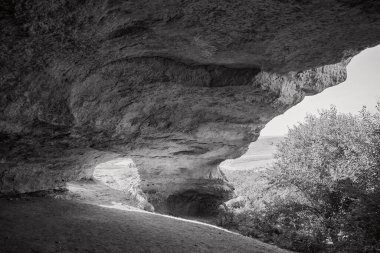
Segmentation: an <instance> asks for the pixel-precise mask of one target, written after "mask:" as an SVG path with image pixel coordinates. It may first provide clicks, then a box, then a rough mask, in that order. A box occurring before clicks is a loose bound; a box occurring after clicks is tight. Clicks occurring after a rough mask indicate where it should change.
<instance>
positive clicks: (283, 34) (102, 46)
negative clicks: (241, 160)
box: [0, 0, 380, 201]
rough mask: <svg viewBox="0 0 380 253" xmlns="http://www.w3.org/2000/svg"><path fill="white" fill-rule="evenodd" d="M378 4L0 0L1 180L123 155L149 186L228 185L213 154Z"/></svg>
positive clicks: (238, 149) (369, 37)
mask: <svg viewBox="0 0 380 253" xmlns="http://www.w3.org/2000/svg"><path fill="white" fill-rule="evenodd" d="M378 10H379V3H377V2H376V1H369V0H368V1H358V2H357V3H356V4H352V3H351V2H350V1H344V0H335V1H327V0H320V1H308V0H303V1H296V0H294V1H285V0H281V1H280V0H256V1H253V0H239V1H234V2H230V1H211V0H210V1H196V0H194V1H180V0H175V1H164V0H155V1H137V0H136V1H111V0H110V1H100V0H99V1H85V0H84V1H79V2H78V1H71V0H67V1H63V2H59V3H55V4H52V3H51V2H50V1H32V0H25V1H20V2H17V3H16V2H14V1H5V2H4V5H3V10H1V11H0V12H1V14H2V16H1V19H0V22H1V32H2V35H1V36H0V39H1V42H2V47H3V50H2V51H1V53H0V60H1V63H2V64H1V66H0V71H1V72H0V73H1V80H0V82H1V86H0V87H1V95H0V98H1V99H0V105H1V106H0V108H1V109H0V132H1V153H0V155H1V156H0V159H1V163H0V191H2V192H29V191H36V190H42V189H50V188H53V187H56V186H61V185H62V184H64V182H66V181H68V180H73V179H78V178H82V177H90V176H91V174H92V171H93V168H94V167H95V166H96V165H97V164H99V163H101V162H105V161H108V160H110V159H114V158H115V157H119V156H129V157H131V158H132V159H133V160H134V161H135V163H136V164H137V166H138V169H139V173H140V176H141V178H142V180H144V181H143V182H144V184H143V188H144V189H145V191H146V192H147V193H148V195H149V194H150V193H149V192H151V193H152V196H151V198H152V199H154V198H158V200H159V201H161V199H160V198H163V199H167V198H168V197H169V196H173V195H174V196H176V195H180V196H182V197H183V196H184V195H186V197H184V198H182V199H186V198H187V197H188V196H189V195H191V194H187V193H189V192H193V193H194V192H196V194H193V195H197V194H198V195H202V194H203V195H204V196H206V195H207V194H209V195H210V193H205V192H204V191H203V190H199V189H201V188H202V185H203V186H207V187H206V188H209V189H211V188H212V187H215V189H222V188H223V187H224V186H226V185H227V184H226V183H225V182H224V181H223V176H222V175H221V173H220V171H219V170H218V167H217V166H218V164H219V163H220V162H221V161H223V160H224V159H228V158H236V157H239V156H240V155H242V154H243V153H244V151H245V150H246V148H247V147H248V145H249V143H250V142H252V141H254V140H255V139H256V138H257V137H258V135H259V132H260V130H261V129H262V128H263V127H264V125H265V124H266V123H267V122H268V121H269V120H270V119H272V118H273V117H275V116H276V115H278V114H281V113H283V112H284V111H285V110H287V109H288V108H290V107H291V106H293V105H295V104H297V103H298V102H300V101H301V100H302V98H303V97H304V96H305V95H311V94H317V93H319V92H321V91H322V90H323V89H325V88H327V87H330V86H332V85H336V84H338V83H340V82H342V81H344V79H345V78H346V70H345V67H346V65H347V64H348V62H349V59H350V58H351V57H352V56H353V55H355V54H356V53H358V52H359V51H360V50H362V49H364V48H366V47H369V46H373V45H375V44H378V43H379V41H380V12H379V11H378ZM220 180H222V183H221V182H220ZM197 182H198V183H199V184H198V183H197ZM201 182H202V183H201ZM213 182H218V183H215V184H214V183H213ZM148 185H149V186H148ZM152 185H153V186H154V187H152ZM219 187H221V188H219ZM196 189H198V191H196ZM153 192H154V193H153ZM220 192H223V191H220ZM227 192H228V191H227ZM157 193H159V194H158V195H159V196H158V195H157ZM213 194H214V196H217V198H219V196H225V195H224V193H222V194H220V193H219V194H217V193H216V191H215V192H214V193H213ZM211 195H212V194H211ZM227 195H228V194H226V196H227ZM223 198H225V197H223ZM201 199H202V198H201Z"/></svg>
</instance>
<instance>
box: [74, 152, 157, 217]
mask: <svg viewBox="0 0 380 253" xmlns="http://www.w3.org/2000/svg"><path fill="white" fill-rule="evenodd" d="M140 187H141V179H140V175H139V172H138V169H137V167H136V165H135V163H134V162H133V160H132V159H130V158H116V159H112V160H109V161H107V162H102V163H99V164H98V165H96V166H95V167H94V170H93V173H92V177H91V179H90V180H79V181H72V182H69V183H68V184H67V190H68V192H69V196H71V197H72V198H74V199H78V200H79V201H81V202H86V203H90V204H95V205H100V206H114V207H115V208H116V207H120V208H121V209H126V208H127V209H128V208H138V209H142V210H146V211H154V208H153V206H152V205H151V204H150V203H149V202H148V201H147V197H146V195H145V194H144V193H143V191H142V190H141V188H140Z"/></svg>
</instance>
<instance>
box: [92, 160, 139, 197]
mask: <svg viewBox="0 0 380 253" xmlns="http://www.w3.org/2000/svg"><path fill="white" fill-rule="evenodd" d="M93 179H95V180H96V181H98V182H101V183H103V184H105V185H107V186H109V187H110V188H112V189H115V190H118V191H125V192H128V191H130V190H131V188H133V187H134V186H137V185H138V184H139V182H140V176H139V174H138V171H137V168H136V165H135V164H134V162H133V161H132V159H129V158H117V159H113V160H110V161H107V162H104V163H100V164H98V165H97V166H95V168H94V172H93Z"/></svg>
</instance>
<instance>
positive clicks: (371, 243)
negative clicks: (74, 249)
mask: <svg viewBox="0 0 380 253" xmlns="http://www.w3.org/2000/svg"><path fill="white" fill-rule="evenodd" d="M379 108H380V106H379V107H378V109H379ZM379 115H380V113H379V112H378V113H375V114H372V113H370V112H368V111H367V110H366V108H363V109H362V110H361V111H360V113H359V114H358V115H351V114H341V113H338V112H337V109H336V108H335V107H334V106H332V107H331V108H330V109H329V110H324V111H322V112H320V113H319V115H317V116H315V115H309V116H307V118H306V120H305V123H302V124H299V125H298V126H295V127H294V128H292V129H289V133H288V136H287V138H286V139H285V140H284V141H283V142H282V143H280V145H279V146H278V152H277V154H276V162H275V165H274V166H273V168H272V169H270V170H268V175H267V177H268V179H270V182H269V184H270V185H272V187H275V188H276V189H277V190H279V191H280V192H288V193H289V194H287V195H286V196H282V197H281V198H278V199H277V200H276V201H272V202H271V203H268V206H267V210H266V216H265V217H266V219H271V223H272V224H274V225H276V226H277V227H279V228H280V229H282V230H283V231H286V232H287V233H288V234H290V235H298V237H297V236H294V237H293V239H291V238H289V241H290V242H292V245H289V246H287V247H288V248H292V249H296V250H301V251H305V252H306V251H307V252H314V251H315V252H317V251H321V245H322V246H325V247H324V249H327V248H328V247H327V246H326V245H330V248H333V249H334V252H374V251H375V250H379V249H380V243H379V241H380V166H379V165H380V131H379V129H380V116H379ZM295 238H296V239H295ZM297 240H300V241H302V240H303V242H301V243H300V245H298V246H297V245H296V244H297V243H299V241H297ZM305 240H306V241H308V242H306V241H305ZM328 243H329V244H328ZM306 244H307V245H306ZM305 245H306V246H307V247H305ZM309 246H310V247H309Z"/></svg>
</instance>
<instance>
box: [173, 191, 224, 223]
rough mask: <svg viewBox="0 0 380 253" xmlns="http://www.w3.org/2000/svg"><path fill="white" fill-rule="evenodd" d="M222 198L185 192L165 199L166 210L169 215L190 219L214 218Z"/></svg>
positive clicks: (197, 192) (222, 200)
mask: <svg viewBox="0 0 380 253" xmlns="http://www.w3.org/2000/svg"><path fill="white" fill-rule="evenodd" d="M224 200H225V199H224V198H223V197H220V198H218V196H215V195H213V194H209V193H202V192H199V191H196V190H187V191H184V192H181V193H178V194H173V195H170V196H169V197H168V198H167V208H168V212H169V214H171V215H178V216H184V217H186V216H190V217H209V216H215V215H216V214H217V210H218V207H219V205H221V204H222V203H223V202H224Z"/></svg>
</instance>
